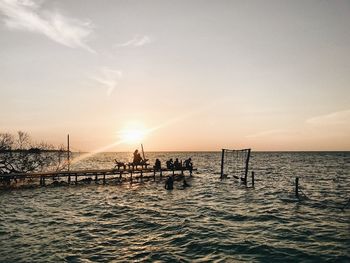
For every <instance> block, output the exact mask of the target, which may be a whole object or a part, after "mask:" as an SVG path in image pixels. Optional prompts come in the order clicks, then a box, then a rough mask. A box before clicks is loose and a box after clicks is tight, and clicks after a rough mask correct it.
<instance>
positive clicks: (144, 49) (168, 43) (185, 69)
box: [0, 0, 350, 151]
mask: <svg viewBox="0 0 350 263" xmlns="http://www.w3.org/2000/svg"><path fill="white" fill-rule="evenodd" d="M349 14H350V1H338V0H334V1H312V0H310V1H301V0H300V1H299V0H296V1H295V0H290V1H286V0H285V1H280V0H276V1H270V0H265V1H259V0H257V1H249V0H242V1H235V0H231V1H224V0H215V1H214V0H212V1H206V0H197V1H192V0H186V1H185V0H176V1H175V0H174V1H172V0H166V1H164V0H159V1H156V0H143V1H133V0H123V1H122V0H113V1H112V0H99V1H96V0H74V1H71V0H57V1H56V0H46V1H44V0H39V1H34V0H0V98H1V100H0V132H11V133H14V132H16V131H18V130H22V131H27V132H28V133H30V134H31V136H32V137H33V139H34V140H36V141H46V142H49V143H52V144H55V145H58V144H65V143H66V136H67V134H70V138H71V142H70V143H71V147H72V149H73V150H79V151H132V150H133V149H134V148H135V147H137V146H138V145H139V143H141V142H142V143H143V145H144V147H145V150H146V151H216V150H220V149H221V148H229V149H240V148H252V149H253V150H258V151H264V150H266V151H288V150H290V151H308V150H310V151H317V150H350V87H349V86H350V34H349V28H350V15H349Z"/></svg>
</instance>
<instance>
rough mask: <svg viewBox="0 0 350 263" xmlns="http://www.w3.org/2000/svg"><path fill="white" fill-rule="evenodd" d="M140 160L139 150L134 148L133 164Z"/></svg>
mask: <svg viewBox="0 0 350 263" xmlns="http://www.w3.org/2000/svg"><path fill="white" fill-rule="evenodd" d="M141 162H142V157H141V154H140V153H139V150H138V149H136V150H135V151H134V160H133V163H134V164H140V163H141Z"/></svg>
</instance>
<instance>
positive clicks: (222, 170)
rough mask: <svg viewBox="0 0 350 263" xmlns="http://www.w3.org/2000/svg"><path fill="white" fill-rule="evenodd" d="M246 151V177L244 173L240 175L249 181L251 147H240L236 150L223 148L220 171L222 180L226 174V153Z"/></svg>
mask: <svg viewBox="0 0 350 263" xmlns="http://www.w3.org/2000/svg"><path fill="white" fill-rule="evenodd" d="M240 152H242V153H246V155H245V160H244V174H243V175H244V177H242V175H241V176H240V177H241V179H242V180H243V181H244V182H247V176H248V170H249V160H250V154H251V149H250V148H248V149H239V150H234V149H222V150H221V171H220V179H221V180H222V179H223V178H224V177H225V174H224V168H225V153H232V154H233V153H240Z"/></svg>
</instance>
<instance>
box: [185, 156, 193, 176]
mask: <svg viewBox="0 0 350 263" xmlns="http://www.w3.org/2000/svg"><path fill="white" fill-rule="evenodd" d="M184 165H185V168H186V169H188V170H189V171H190V175H192V170H193V163H192V159H191V158H188V159H187V160H185V161H184Z"/></svg>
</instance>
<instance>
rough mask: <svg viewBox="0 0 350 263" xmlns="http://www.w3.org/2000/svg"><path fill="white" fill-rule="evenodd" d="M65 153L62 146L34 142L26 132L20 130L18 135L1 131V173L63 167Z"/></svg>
mask: <svg viewBox="0 0 350 263" xmlns="http://www.w3.org/2000/svg"><path fill="white" fill-rule="evenodd" d="M64 154H65V153H64V151H63V148H62V147H61V148H60V149H57V148H55V147H54V146H52V145H50V144H48V143H45V142H41V143H33V142H32V141H31V138H30V136H29V134H28V133H26V132H22V131H19V132H18V133H17V135H16V136H13V135H11V134H9V133H0V174H8V173H27V172H37V171H43V170H45V169H49V168H50V169H55V170H58V169H63V168H64V167H65V162H64V161H63V155H64Z"/></svg>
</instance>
